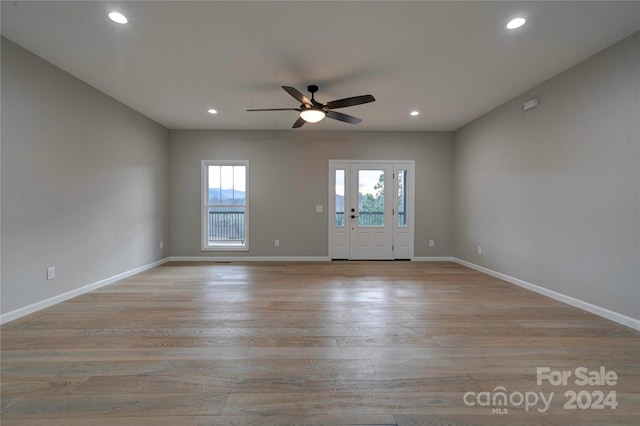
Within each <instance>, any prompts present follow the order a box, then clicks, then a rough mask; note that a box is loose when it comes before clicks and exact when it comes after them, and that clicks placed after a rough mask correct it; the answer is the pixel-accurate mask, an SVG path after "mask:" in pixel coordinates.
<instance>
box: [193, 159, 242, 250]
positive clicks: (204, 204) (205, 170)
mask: <svg viewBox="0 0 640 426" xmlns="http://www.w3.org/2000/svg"><path fill="white" fill-rule="evenodd" d="M209 166H244V167H245V182H246V188H245V201H244V244H218V245H209V229H208V226H209V207H211V206H215V204H209ZM200 174H201V177H202V179H201V188H200V204H201V209H200V211H201V225H200V233H201V235H202V241H201V250H202V251H249V160H202V161H201V173H200Z"/></svg>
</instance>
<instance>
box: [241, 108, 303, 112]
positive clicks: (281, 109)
mask: <svg viewBox="0 0 640 426" xmlns="http://www.w3.org/2000/svg"><path fill="white" fill-rule="evenodd" d="M247 111H298V112H300V110H299V109H297V108H267V109H248V110H247Z"/></svg>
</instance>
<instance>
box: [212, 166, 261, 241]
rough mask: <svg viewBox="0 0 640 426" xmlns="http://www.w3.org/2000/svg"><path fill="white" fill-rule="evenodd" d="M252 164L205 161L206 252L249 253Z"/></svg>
mask: <svg viewBox="0 0 640 426" xmlns="http://www.w3.org/2000/svg"><path fill="white" fill-rule="evenodd" d="M248 176H249V162H248V161H214V160H203V161H202V203H203V204H202V249H203V250H248V249H249V244H248V235H249V229H248V223H249V209H248V207H249V197H248V195H249V193H248V191H247V189H248V188H247V182H248V180H249V179H248Z"/></svg>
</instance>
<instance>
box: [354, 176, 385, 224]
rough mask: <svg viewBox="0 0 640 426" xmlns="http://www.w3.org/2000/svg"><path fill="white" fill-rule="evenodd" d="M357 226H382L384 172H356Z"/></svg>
mask: <svg viewBox="0 0 640 426" xmlns="http://www.w3.org/2000/svg"><path fill="white" fill-rule="evenodd" d="M358 226H361V227H379V226H384V170H358Z"/></svg>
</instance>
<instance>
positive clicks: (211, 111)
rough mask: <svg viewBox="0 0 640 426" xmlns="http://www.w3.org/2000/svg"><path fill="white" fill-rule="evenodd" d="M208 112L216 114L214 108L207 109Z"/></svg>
mask: <svg viewBox="0 0 640 426" xmlns="http://www.w3.org/2000/svg"><path fill="white" fill-rule="evenodd" d="M207 112H208V113H209V114H217V113H218V111H216V110H215V109H213V108H211V109H210V110H208V111H207Z"/></svg>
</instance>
